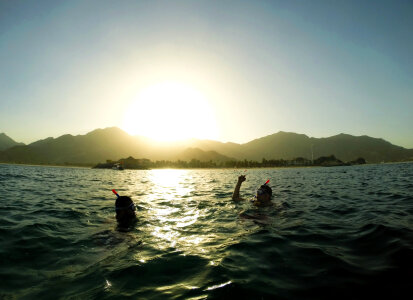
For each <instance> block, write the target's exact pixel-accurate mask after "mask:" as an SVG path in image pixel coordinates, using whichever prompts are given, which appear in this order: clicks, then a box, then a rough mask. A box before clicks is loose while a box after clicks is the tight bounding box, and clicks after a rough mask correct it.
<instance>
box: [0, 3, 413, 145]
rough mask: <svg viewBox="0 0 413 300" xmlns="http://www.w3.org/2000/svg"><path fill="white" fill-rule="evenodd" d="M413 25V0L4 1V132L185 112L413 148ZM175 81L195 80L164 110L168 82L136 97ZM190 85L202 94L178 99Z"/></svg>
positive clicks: (238, 129) (265, 128) (55, 132)
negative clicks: (192, 100)
mask: <svg viewBox="0 0 413 300" xmlns="http://www.w3.org/2000/svg"><path fill="white" fill-rule="evenodd" d="M412 28H413V2H412V1H345V0H343V1H327V0H326V1H101V0H100V1H73V0H71V1H55V0H53V1H11V0H9V1H4V0H0V132H5V133H6V134H7V135H9V136H10V137H12V138H13V139H15V140H16V141H19V142H25V143H29V142H33V141H35V140H37V139H40V138H46V137H48V136H53V137H57V136H60V135H62V134H66V133H71V134H85V133H87V132H89V131H91V130H93V129H95V128H104V127H109V126H119V127H121V128H125V125H124V124H125V118H132V117H131V116H135V117H136V119H139V120H141V121H142V122H143V123H142V122H141V123H139V122H138V121H136V122H137V123H136V128H135V131H136V132H135V133H136V134H143V133H145V131H144V130H142V131H141V130H140V129H141V128H142V127H144V126H145V124H146V126H147V127H148V128H157V129H158V132H159V130H160V129H161V128H163V127H164V128H165V130H167V129H168V128H170V126H168V124H172V123H174V118H175V119H176V120H177V122H178V123H177V124H180V125H179V126H181V127H182V126H187V127H188V128H193V129H194V132H201V131H202V130H207V129H208V128H211V130H212V128H215V129H214V130H215V131H214V134H213V135H212V136H210V137H211V138H216V139H218V140H221V141H234V142H246V141H249V140H251V139H254V138H257V137H261V136H264V135H268V134H271V133H275V132H278V131H280V130H283V131H292V132H298V133H304V134H307V135H309V136H314V137H326V136H331V135H335V134H339V133H342V132H344V133H349V134H353V135H364V134H366V135H370V136H373V137H382V138H384V139H386V140H388V141H390V142H392V143H394V144H397V145H401V146H404V147H408V148H413V130H412V129H413V34H412ZM165 82H166V83H167V84H169V83H171V82H172V83H174V84H178V85H182V86H184V87H185V88H183V89H181V90H179V89H178V91H175V92H174V90H173V89H172V90H167V91H164V92H163V94H161V95H169V94H170V98H168V100H165V101H169V103H170V104H171V105H168V107H167V111H166V112H165V111H163V107H164V106H165V105H162V103H165V102H162V101H161V100H159V97H160V96H159V93H158V94H157V96H156V97H158V98H156V99H155V98H154V99H149V98H150V97H149V98H148V99H146V98H145V99H140V98H139V97H141V96H140V95H142V93H143V92H142V91H148V89H149V90H153V89H154V88H153V87H158V88H159V89H163V88H164V87H165V84H164V83H165ZM155 89H156V88H155ZM185 89H187V90H190V92H189V93H186V95H194V93H195V94H196V95H199V99H201V100H199V99H198V100H196V101H201V102H202V101H204V102H203V105H204V106H202V105H198V106H196V105H195V106H191V105H187V104H185V103H187V102H185V101H186V100H185V101H183V102H182V101H178V100H179V99H180V97H181V94H180V93H181V92H182V91H183V92H184V93H185ZM174 93H177V94H174ZM143 94H145V93H143ZM154 97H155V96H154ZM141 98H142V97H141ZM137 99H140V100H137ZM139 101H143V102H145V101H146V102H147V104H148V103H149V104H150V105H152V106H150V105H149V104H148V105H146V106H145V105H142V103H141V102H139ZM175 101H176V102H175ZM205 101H206V102H205ZM151 103H152V104H151ZM205 103H207V106H208V108H205V107H206V106H205V105H206V104H205ZM185 116H188V118H186V117H185ZM189 116H192V117H191V118H189ZM194 116H197V117H194ZM198 116H199V117H198ZM178 120H179V121H178ZM129 121H130V120H129ZM185 122H186V123H185ZM196 122H198V123H199V124H196ZM162 126H163V127H162ZM177 126H178V125H177ZM197 126H198V127H197ZM174 130H180V131H184V130H185V127H182V128H180V127H176V128H174ZM200 137H203V136H200Z"/></svg>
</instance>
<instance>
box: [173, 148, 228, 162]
mask: <svg viewBox="0 0 413 300" xmlns="http://www.w3.org/2000/svg"><path fill="white" fill-rule="evenodd" d="M178 159H179V160H184V161H189V160H191V159H197V160H200V161H210V160H212V161H219V162H224V161H229V160H234V158H230V157H228V156H225V155H222V154H219V153H218V152H216V151H203V150H201V149H199V148H187V149H186V150H184V151H183V152H181V153H179V154H178V155H177V157H176V160H178Z"/></svg>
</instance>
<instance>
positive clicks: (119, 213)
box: [115, 196, 136, 227]
mask: <svg viewBox="0 0 413 300" xmlns="http://www.w3.org/2000/svg"><path fill="white" fill-rule="evenodd" d="M132 203H133V201H132V199H131V198H130V197H128V196H120V197H118V198H117V199H116V202H115V208H120V209H119V210H118V209H117V210H116V220H117V221H118V224H119V225H120V226H121V227H127V226H129V225H130V224H131V223H133V221H135V220H136V215H135V211H134V210H129V209H127V208H128V207H129V206H130V205H131V204H132Z"/></svg>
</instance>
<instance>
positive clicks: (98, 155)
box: [0, 127, 413, 165]
mask: <svg viewBox="0 0 413 300" xmlns="http://www.w3.org/2000/svg"><path fill="white" fill-rule="evenodd" d="M0 150H1V151H0V162H4V163H29V164H30V163H31V164H69V165H70V164H73V165H76V164H91V165H92V164H96V163H98V162H104V161H106V160H118V159H120V158H125V157H129V156H132V157H135V158H148V159H150V160H186V161H189V160H191V159H198V160H201V161H209V160H212V161H227V160H244V159H247V160H256V161H261V160H262V159H263V158H265V159H267V160H268V159H294V158H297V157H304V158H307V159H312V158H314V159H315V158H318V157H320V156H328V155H332V154H333V155H335V156H336V157H337V158H339V159H340V160H342V161H351V160H355V159H357V158H358V157H363V158H364V159H366V161H367V162H368V163H377V162H383V161H384V162H394V161H407V160H413V149H406V148H403V147H399V146H396V145H393V144H391V143H389V142H387V141H385V140H383V139H378V138H372V137H369V136H352V135H349V134H339V135H335V136H331V137H328V138H313V137H308V136H307V135H304V134H297V133H292V132H283V131H280V132H278V133H275V134H272V135H268V136H265V137H261V138H258V139H255V140H252V141H250V142H248V143H245V144H237V143H231V142H228V143H222V142H218V141H212V140H198V139H190V140H186V141H181V142H168V143H166V142H154V141H152V140H150V139H148V138H144V137H140V136H131V135H129V134H127V133H126V132H124V131H123V130H121V129H119V128H117V127H110V128H105V129H96V130H94V131H92V132H89V133H87V134H85V135H77V136H73V135H70V134H66V135H62V136H60V137H58V138H46V139H43V140H39V141H36V142H34V143H31V144H29V145H24V144H22V143H17V142H15V141H13V140H12V139H11V138H9V137H8V136H7V135H5V134H0Z"/></svg>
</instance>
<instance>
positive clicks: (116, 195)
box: [112, 190, 120, 198]
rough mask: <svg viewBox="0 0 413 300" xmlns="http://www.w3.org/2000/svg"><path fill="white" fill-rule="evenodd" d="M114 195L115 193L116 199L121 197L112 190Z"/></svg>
mask: <svg viewBox="0 0 413 300" xmlns="http://www.w3.org/2000/svg"><path fill="white" fill-rule="evenodd" d="M112 193H114V194H115V195H116V197H117V198H119V197H120V196H119V194H118V192H117V191H115V190H112Z"/></svg>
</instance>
